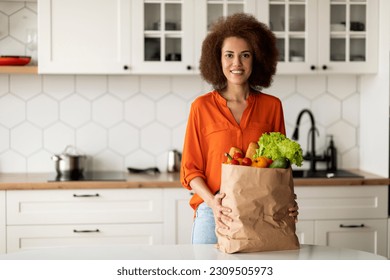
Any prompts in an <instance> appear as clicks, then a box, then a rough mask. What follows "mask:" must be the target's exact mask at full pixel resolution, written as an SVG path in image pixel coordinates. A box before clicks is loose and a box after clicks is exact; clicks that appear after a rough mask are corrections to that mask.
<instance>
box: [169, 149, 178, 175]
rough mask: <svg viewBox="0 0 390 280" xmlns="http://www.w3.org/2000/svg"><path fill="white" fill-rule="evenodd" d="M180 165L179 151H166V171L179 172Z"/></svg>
mask: <svg viewBox="0 0 390 280" xmlns="http://www.w3.org/2000/svg"><path fill="white" fill-rule="evenodd" d="M180 165H181V153H180V152H178V151H176V150H171V151H169V152H168V167H167V172H170V173H171V172H179V171H180Z"/></svg>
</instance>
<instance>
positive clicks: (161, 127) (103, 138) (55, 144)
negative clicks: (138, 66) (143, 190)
mask: <svg viewBox="0 0 390 280" xmlns="http://www.w3.org/2000/svg"><path fill="white" fill-rule="evenodd" d="M155 78H156V80H155V81H154V80H153V79H154V77H153V76H147V77H146V76H130V77H126V76H124V77H122V76H121V77H118V76H96V77H94V76H90V77H84V76H68V75H64V76H61V75H55V76H50V75H45V76H38V75H5V74H3V75H0V81H5V83H2V84H1V85H0V89H2V91H3V93H2V94H0V135H1V138H0V172H54V164H53V163H52V161H51V159H50V155H52V154H56V153H57V154H58V153H61V152H62V151H63V150H64V148H65V147H66V145H75V146H76V147H77V148H78V149H80V151H82V152H83V153H85V154H87V156H88V157H89V160H88V163H87V168H90V169H95V170H102V169H104V170H118V169H119V170H126V167H129V166H131V167H137V166H138V167H141V168H146V167H152V166H157V167H159V168H160V169H161V170H165V169H166V158H167V152H168V150H170V149H178V150H179V151H180V150H181V149H182V145H183V140H184V134H185V129H186V121H187V116H188V112H189V108H190V104H191V102H192V100H193V99H194V98H196V96H198V95H199V94H201V93H205V92H207V91H208V90H209V89H208V88H207V85H205V84H204V83H203V82H202V81H201V80H200V78H199V76H196V75H194V76H185V78H184V79H185V83H183V81H181V79H180V77H178V76H159V77H155ZM357 79H358V77H353V78H351V76H347V77H346V79H345V80H344V79H342V78H339V79H338V81H337V83H339V84H340V87H342V88H343V89H345V90H348V91H349V93H348V94H339V93H337V92H331V89H333V90H334V88H335V86H334V84H333V83H335V78H334V77H332V78H329V77H326V76H324V77H320V78H316V79H314V81H313V82H314V83H317V82H318V81H321V83H319V85H322V86H323V88H322V89H317V90H316V91H315V92H313V93H312V94H313V96H310V92H309V89H310V88H313V87H314V86H313V85H300V83H310V80H311V79H303V78H299V77H294V76H281V77H276V78H275V85H274V86H273V87H271V88H269V89H266V90H264V91H265V92H267V93H270V94H273V95H276V96H279V97H280V98H281V99H282V102H283V106H284V113H285V121H286V126H287V136H288V137H291V135H292V131H293V129H294V127H295V123H296V118H297V115H298V113H299V112H300V110H302V109H303V108H310V109H312V111H313V113H314V116H315V119H316V123H317V129H318V132H319V135H320V136H319V137H317V152H318V153H319V154H321V153H322V152H323V151H324V149H325V148H326V145H327V139H326V135H327V134H333V135H334V140H335V144H336V147H337V148H338V151H339V163H340V165H341V166H342V167H348V168H356V167H358V166H359V139H358V129H359V106H360V103H359V92H358V90H357V89H356V84H357ZM96 81H98V84H99V85H100V86H101V87H102V88H101V89H99V87H96ZM146 81H148V82H147V84H154V85H156V84H158V83H161V84H163V85H164V86H163V91H162V92H160V93H159V94H156V95H155V96H153V94H154V93H155V92H156V90H157V89H156V88H155V86H150V85H148V86H146V85H145V84H144V86H141V84H142V83H146ZM153 81H154V82H153ZM343 81H344V82H346V83H349V84H352V85H342V83H343ZM15 83H17V84H15ZM89 83H90V87H89V86H88V84H89ZM4 84H5V86H4ZM29 84H30V85H31V86H29ZM186 84H188V85H189V86H188V87H186V86H185V85H186ZM330 84H332V86H331V87H330V86H329V85H330ZM198 87H199V88H198ZM29 88H30V89H31V91H29ZM336 88H337V87H336ZM148 89H150V90H151V91H150V92H148V93H146V92H143V91H145V90H148ZM189 89H191V91H194V90H196V91H197V92H196V93H193V92H190V90H189ZM298 89H302V90H304V91H305V92H304V93H301V92H299V91H298ZM181 93H182V95H181ZM338 95H341V96H342V97H340V96H338ZM309 128H310V122H309V118H308V116H304V117H303V119H302V124H301V127H300V139H299V142H300V144H301V146H302V148H303V149H304V151H306V149H308V148H310V147H308V146H307V133H308V130H309ZM351 159H352V160H351Z"/></svg>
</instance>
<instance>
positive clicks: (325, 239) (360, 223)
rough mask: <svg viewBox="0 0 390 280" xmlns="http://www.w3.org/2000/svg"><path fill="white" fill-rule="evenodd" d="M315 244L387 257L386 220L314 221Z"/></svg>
mask: <svg viewBox="0 0 390 280" xmlns="http://www.w3.org/2000/svg"><path fill="white" fill-rule="evenodd" d="M314 239H315V244H316V245H324V246H331V247H339V248H349V249H355V250H360V251H366V252H370V253H373V254H377V255H382V256H385V257H387V219H352V220H329V221H325V220H323V221H315V238H314Z"/></svg>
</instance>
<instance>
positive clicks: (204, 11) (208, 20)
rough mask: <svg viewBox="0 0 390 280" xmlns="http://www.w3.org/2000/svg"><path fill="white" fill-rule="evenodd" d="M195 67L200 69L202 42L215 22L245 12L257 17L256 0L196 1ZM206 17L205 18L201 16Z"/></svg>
mask: <svg viewBox="0 0 390 280" xmlns="http://www.w3.org/2000/svg"><path fill="white" fill-rule="evenodd" d="M195 2H196V3H195V13H196V15H199V16H196V17H195V26H196V29H195V65H196V69H199V68H198V67H199V59H200V56H201V52H202V42H203V40H204V38H205V37H206V36H207V33H208V32H209V31H210V29H211V27H212V25H213V23H214V22H216V21H217V20H218V19H219V18H220V17H226V16H228V15H232V14H235V13H240V12H245V13H250V14H253V15H254V16H256V2H257V1H256V0H201V1H199V0H196V1H195ZM201 15H204V16H201Z"/></svg>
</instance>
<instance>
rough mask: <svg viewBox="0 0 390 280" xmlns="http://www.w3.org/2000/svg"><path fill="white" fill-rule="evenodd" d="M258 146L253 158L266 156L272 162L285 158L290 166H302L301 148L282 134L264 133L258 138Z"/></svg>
mask: <svg viewBox="0 0 390 280" xmlns="http://www.w3.org/2000/svg"><path fill="white" fill-rule="evenodd" d="M258 144H259V148H258V149H257V150H256V155H255V157H259V156H266V157H268V158H271V159H272V160H275V159H277V158H282V157H285V158H287V159H288V160H289V161H290V163H291V164H295V165H296V166H302V161H303V156H302V148H301V146H300V145H299V144H298V143H297V142H295V141H293V140H290V139H289V138H287V137H286V136H285V135H283V134H282V133H280V132H270V133H264V134H263V135H261V137H260V138H259V141H258Z"/></svg>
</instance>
